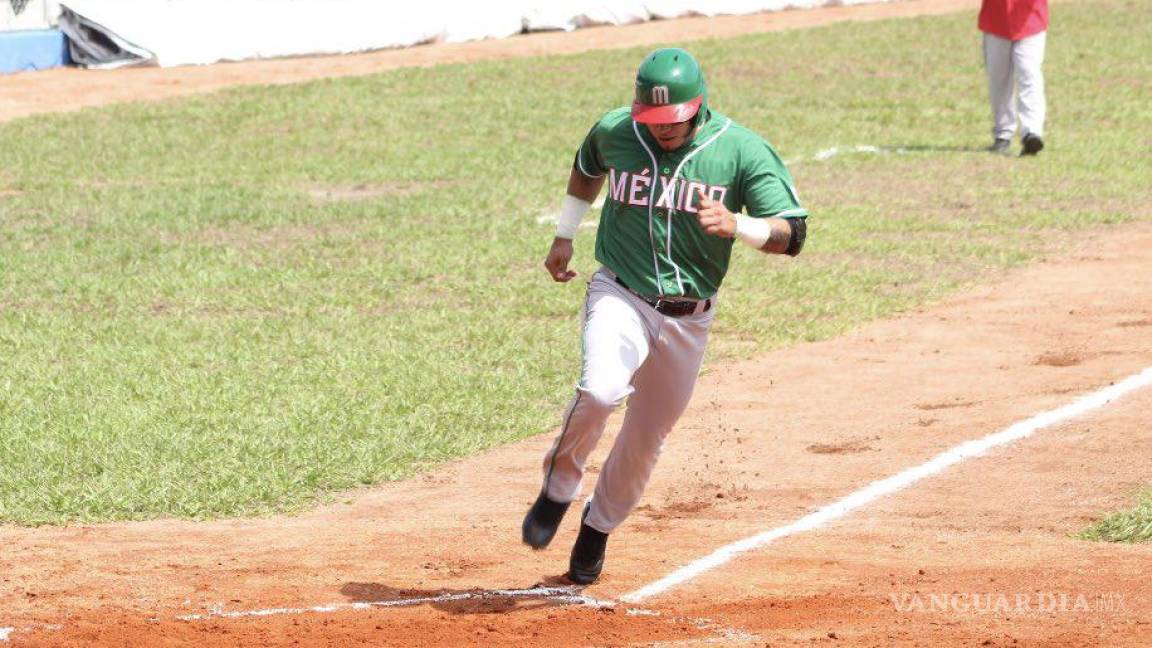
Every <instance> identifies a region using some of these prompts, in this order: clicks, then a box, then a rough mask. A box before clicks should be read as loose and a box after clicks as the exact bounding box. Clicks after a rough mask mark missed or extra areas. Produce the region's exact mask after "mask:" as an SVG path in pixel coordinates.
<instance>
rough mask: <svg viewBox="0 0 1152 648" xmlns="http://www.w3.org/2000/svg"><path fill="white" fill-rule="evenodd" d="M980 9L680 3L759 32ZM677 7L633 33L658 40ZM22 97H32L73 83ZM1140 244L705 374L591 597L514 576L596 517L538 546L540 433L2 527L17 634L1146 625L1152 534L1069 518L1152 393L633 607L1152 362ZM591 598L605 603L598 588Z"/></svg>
mask: <svg viewBox="0 0 1152 648" xmlns="http://www.w3.org/2000/svg"><path fill="white" fill-rule="evenodd" d="M972 4H973V0H965V1H964V2H954V1H952V0H947V1H945V2H934V1H933V2H927V3H916V4H912V3H909V4H893V5H874V6H862V7H843V8H837V9H834V10H828V11H826V12H787V13H785V14H770V15H767V16H760V17H756V18H755V21H753V20H752V19H748V18H743V19H739V20H738V21H736V20H734V21H732V22H731V23H729V22H725V21H724V20H718V21H715V22H713V21H695V20H693V21H683V22H685V23H693V24H696V25H698V26H699V25H721V24H722V25H731V28H732V29H736V28H737V27H738V26H740V25H737V24H736V23H738V22H741V21H742V22H746V23H753V22H758V23H759V27H758V28H753V27H752V26H751V25H745V26H747V27H749V28H750V29H749V30H757V29H760V30H762V29H764V28H776V27H777V26H778V25H777V23H776V21H789V20H801V19H803V20H805V21H810V22H807V23H805V24H818V22H819V21H818V18H817V16H818V15H825V16H831V17H833V18H832V19H842V18H843V17H844V16H852V17H855V18H861V17H863V16H868V17H886V16H885V15H881V14H883V13H884V12H908V13H913V12H914V11H915V10H928V11H940V12H943V11H953V10H957V9H958V8H968V7H970V6H971V5H972ZM857 11H859V12H860V13H851V12H857ZM873 11H874V12H876V13H875V14H872V13H866V12H873ZM888 15H908V14H907V13H894V14H888ZM677 22H680V21H677ZM672 28H673V26H672V24H671V23H658V24H652V25H642V26H638V27H630V28H624V29H622V30H621V32H620V33H623V34H648V38H667V37H668V34H669V33H670V32H669V31H667V30H669V29H672ZM728 28H729V27H724V29H728ZM708 29H717V30H719V29H721V28H720V27H708ZM630 30H631V31H630ZM643 30H649V31H643ZM614 31H615V30H588V31H587V32H577V33H576V34H568V35H563V34H544V35H538V36H529V37H525V38H523V39H512V40H511V41H494V42H491V43H476V44H469V45H466V46H443V47H442V51H441V53H433V52H432V50H437V48H436V47H432V48H424V49H425V50H427V51H417V50H405V51H404V52H383V53H377V54H370V55H364V56H362V57H345V58H340V59H337V58H328V59H310V60H308V61H269V62H258V63H254V64H236V65H226V66H214V67H209V68H179V69H174V70H122V71H117V72H108V73H88V72H79V71H70V70H62V71H55V72H51V73H47V74H44V75H21V76H20V77H18V78H16V80H17V81H18V82H19V83H18V84H16V85H17V86H19V87H23V86H21V84H24V83H27V84H28V87H29V88H31V87H32V86H34V85H35V84H36V83H50V84H52V85H56V86H64V87H65V88H67V89H66V90H64V91H63V96H71V97H72V100H73V102H74V103H72V104H69V105H68V107H80V105H81V103H82V102H88V101H90V100H91V101H92V102H93V103H102V102H107V101H120V100H131V99H141V98H143V99H156V98H162V97H167V96H175V95H179V94H185V93H189V92H198V91H208V90H212V89H215V88H219V87H222V86H224V85H231V84H234V83H247V82H261V83H272V82H291V81H295V80H300V79H303V78H312V77H314V76H323V75H337V74H361V73H364V72H368V71H376V70H379V69H385V68H386V67H389V66H391V65H399V64H400V63H398V62H396V61H393V60H392V58H390V57H396V58H397V60H399V57H400V56H401V55H402V54H408V55H411V56H413V57H414V58H413V59H412V60H413V61H414V62H416V63H417V64H430V63H433V62H439V61H441V60H469V59H468V58H467V57H468V56H492V57H499V56H511V55H514V54H512V53H511V52H512V50H511V49H507V50H506V49H504V48H505V47H509V48H511V47H512V45H506V44H504V43H513V44H514V45H516V46H519V47H523V48H524V49H523V50H522V51H521V53H537V52H542V51H549V52H553V51H556V50H555V49H550V48H553V47H559V46H558V45H554V43H566V42H567V41H565V40H564V39H580V38H585V37H587V38H589V39H592V42H595V39H600V42H601V44H604V43H606V42H608V41H609V39H611V44H612V45H620V46H623V45H632V44H636V43H637V42H641V41H629V40H627V39H628V38H632V37H633V36H614V35H612V34H610V32H614ZM724 33H729V32H724ZM731 33H735V32H731ZM635 37H636V38H640V36H638V35H637V36H635ZM568 46H571V47H572V48H573V49H570V50H564V51H580V48H581V47H582V48H584V49H587V48H590V47H593V46H594V45H592V44H583V45H580V44H576V45H564V47H568ZM469 47H475V48H478V49H477V50H476V51H477V52H487V53H475V54H466V53H464V52H465V51H466V50H467V49H468V48H469ZM483 48H490V49H491V52H488V51H487V50H484V49H483ZM533 48H539V49H533ZM421 57H426V58H421ZM437 57H444V58H437ZM453 57H461V58H453ZM277 70H278V71H279V72H276V71H277ZM297 73H298V75H297V76H293V74H297ZM213 74H215V75H216V77H215V80H213V79H214V77H213ZM278 74H279V76H278ZM85 75H91V77H90V78H91V79H92V81H89V80H88V79H89V77H86V76H85ZM33 80H34V82H33ZM165 80H166V81H165ZM4 83H6V84H7V83H8V80H7V79H6V80H5V81H4ZM87 83H92V84H95V85H85V84H87ZM102 84H106V85H102ZM117 86H120V87H117ZM9 87H12V86H8V85H6V86H5V90H7V89H8V88H9ZM101 88H103V90H101ZM28 92H29V95H28V97H33V96H35V95H34V92H35V91H34V90H33V89H29V90H28ZM101 93H103V94H101ZM11 96H13V95H11V94H9V93H7V92H6V93H5V99H4V101H5V102H8V100H9V97H11ZM42 96H43V95H42ZM57 99H59V97H55V98H54V99H52V101H56V100H57ZM20 105H21V106H24V108H23V109H24V110H27V112H24V113H22V114H31V113H32V112H36V111H37V110H39V109H41V108H43V109H44V110H52V109H60V108H63V107H65V106H64V105H58V106H57V107H56V108H51V107H48V106H50V105H51V101H41V102H40V103H35V104H34V105H33V103H32V102H31V101H30V100H29V102H28V103H27V104H20ZM84 105H89V104H84ZM29 106H31V107H29ZM0 110H3V114H4V115H5V116H12V115H10V114H9V113H8V106H7V105H5V106H0ZM1150 267H1152V224H1149V223H1140V224H1135V225H1126V226H1122V227H1116V228H1114V229H1111V230H1108V231H1101V232H1098V233H1097V234H1096V235H1095V236H1093V237H1092V238H1091V239H1090V240H1086V241H1084V242H1083V244H1082V246H1081V247H1080V248H1079V250H1077V251H1075V252H1073V253H1072V254H1070V255H1068V256H1066V257H1063V258H1054V259H1049V260H1046V261H1044V262H1042V263H1039V264H1037V265H1034V266H1032V267H1029V268H1023V269H1018V270H1014V271H1011V272H1010V273H1009V274H1008V275H1006V276H1004V277H1002V281H997V282H996V283H995V284H994V285H989V286H987V287H984V288H980V289H976V290H972V291H969V292H967V293H965V294H962V295H959V296H956V297H954V298H952V299H950V300H948V301H947V302H945V303H943V304H940V305H938V306H934V307H931V308H928V309H924V310H921V311H917V312H914V313H910V314H907V315H905V316H902V317H899V318H894V319H890V320H886V321H880V322H874V323H872V324H869V325H867V326H864V327H862V328H860V329H858V330H856V331H854V332H852V333H851V334H849V335H845V336H843V337H841V338H838V339H835V340H831V341H828V342H823V343H816V344H805V345H800V346H796V347H793V348H790V349H785V350H782V351H780V352H776V353H772V354H769V355H765V356H762V357H757V358H753V359H750V360H748V361H746V362H743V363H738V364H731V365H727V366H724V367H718V366H713V367H711V368H709V370H708V373H707V374H706V375H705V376H704V377H703V378H702V380H701V383H700V386H699V388H698V390H697V393H696V396H695V398H694V401H693V405H692V407H691V408H690V410H689V412H688V413H687V414H686V416H685V418H684V419H683V421H682V422H681V424H680V426H679V427H678V428H677V430H676V431H675V432H674V434H673V437H672V438H671V439H670V441H669V444H668V447H667V449H666V451H665V455H664V457H663V459H662V460H661V465H660V467H659V468H658V469H657V471H656V474H655V476H654V478H653V482H652V484H651V486H650V488H649V490H648V492H647V494H646V496H645V499H644V502H643V504H642V506H641V507H640V509H639V510H638V511H637V512H636V513H635V514H634V515H633V516H632V517H631V518H630V519H629V520H628V522H627V523H626V524H625V525H624V527H622V528H621V529H620V531H619V532H618V533H616V534H615V535H614V536H613V538H612V540H611V542H610V544H609V553H608V561H607V567H606V571H605V575H604V578H603V579H602V580H601V582H599V583H597V584H595V585H593V586H591V587H588V588H585V589H584V590H582V591H578V592H577V591H574V590H565V592H566V593H568V594H569V595H571V596H575V595H580V596H584V597H587V598H586V599H585V600H584V601H583V602H576V601H572V600H568V599H564V598H563V597H558V596H549V595H533V594H531V593H525V592H524V591H523V590H527V589H530V588H534V587H536V586H539V585H544V586H550V587H563V586H564V585H565V583H564V580H563V578H562V577H561V575H562V573H563V572H564V570H565V567H566V558H567V550H568V548H569V544H570V542H571V541H572V539H573V537H574V534H575V526H576V523H575V519H569V520H566V521H565V524H564V525H563V527H562V528H561V531H560V534H559V536H558V538H557V541H556V543H555V544H554V546H553V547H552V548H550V549H548V550H546V551H543V552H532V551H530V550H528V549H527V548H525V547H523V546H522V545H521V544H520V543H519V537H518V536H519V523H520V519H521V516H522V515H523V512H524V510H525V509H526V507H527V506H528V504H529V503H530V502H531V501H532V499H533V498H534V496H535V493H536V489H537V488H538V486H539V481H538V462H539V459H540V456H541V455H542V453H543V451H544V449H545V447H546V446H547V445H548V443H549V442H550V439H549V438H547V437H540V438H535V439H530V440H527V441H524V442H521V443H517V444H514V445H510V446H507V447H503V448H500V449H497V450H494V451H492V452H488V453H486V454H484V455H482V456H478V457H474V458H469V459H466V460H462V461H459V462H455V463H452V464H449V465H446V466H443V467H440V468H438V469H436V470H434V471H432V472H429V473H427V474H425V475H423V476H421V477H419V478H416V479H412V480H408V481H405V482H398V483H393V484H388V485H385V486H381V487H377V488H373V489H367V490H364V491H362V492H357V493H352V494H349V495H348V496H347V498H346V499H344V500H342V501H341V502H339V503H335V504H332V505H328V506H325V507H322V508H319V509H317V510H314V511H312V512H309V513H307V514H304V515H299V516H295V517H291V518H267V519H248V520H230V521H216V522H204V523H197V522H189V521H173V520H163V521H156V522H146V523H117V524H107V525H92V526H72V527H62V528H37V529H27V528H15V527H0V547H3V550H2V551H0V574H2V578H3V587H2V588H0V646H3V645H11V646H205V647H216V646H220V647H224V646H293V645H299V646H360V645H363V646H368V645H371V646H459V645H483V646H509V647H516V648H520V647H522V646H585V645H595V646H605V645H611V646H629V645H662V646H689V645H721V646H765V645H769V646H801V645H802V646H811V645H826V646H925V645H936V646H961V645H963V646H1045V647H1051V646H1056V647H1059V646H1068V647H1072V646H1077V647H1079V646H1133V647H1135V646H1147V645H1148V644H1149V641H1148V637H1149V636H1152V588H1149V586H1148V584H1147V574H1148V573H1150V572H1152V546H1149V545H1142V546H1141V545H1137V546H1124V545H1111V544H1103V543H1090V542H1085V541H1080V540H1077V539H1074V538H1072V537H1071V534H1074V533H1075V532H1077V531H1079V530H1080V529H1082V528H1083V527H1084V526H1085V525H1086V524H1088V523H1089V522H1090V521H1091V520H1093V519H1095V518H1096V517H1098V516H1099V515H1101V514H1102V513H1105V512H1108V511H1110V510H1113V509H1116V508H1121V507H1125V506H1127V505H1128V504H1129V503H1130V502H1131V495H1132V494H1133V493H1134V491H1135V489H1137V488H1138V487H1140V486H1141V485H1143V484H1145V483H1146V480H1147V478H1148V470H1147V466H1148V465H1149V464H1150V462H1152V429H1149V426H1148V412H1150V411H1152V388H1146V389H1143V390H1138V391H1136V392H1134V393H1132V394H1130V395H1128V396H1125V397H1124V398H1121V399H1119V400H1117V401H1116V402H1115V403H1112V404H1109V405H1107V406H1105V407H1102V408H1100V409H1097V410H1095V411H1093V412H1090V413H1088V414H1086V415H1084V416H1082V417H1079V418H1076V419H1073V420H1070V421H1067V422H1062V423H1058V424H1056V425H1053V426H1051V427H1047V428H1045V429H1041V430H1039V431H1037V432H1036V433H1035V435H1033V436H1031V437H1029V438H1027V439H1024V440H1021V441H1019V442H1017V443H1015V444H1013V445H1010V446H1007V447H1003V448H998V449H995V450H992V451H991V452H989V453H988V454H987V455H986V456H983V457H978V458H973V459H970V460H967V461H965V462H962V463H960V464H958V465H956V466H954V467H952V468H950V469H948V470H947V471H945V472H943V473H941V474H939V475H935V476H931V477H927V478H925V479H923V480H922V481H919V482H916V483H914V484H912V485H910V486H909V487H908V488H906V489H904V490H901V491H899V492H896V493H894V494H892V495H890V496H888V497H884V498H882V499H880V500H878V501H876V502H874V503H871V504H868V505H867V506H864V507H862V508H861V509H859V510H856V511H853V512H850V513H848V514H847V515H845V516H844V517H842V518H839V519H837V520H834V521H832V522H831V523H830V524H828V525H827V526H824V527H822V528H818V529H814V530H811V531H806V532H801V533H797V534H795V535H791V536H789V537H786V538H782V539H780V540H778V541H776V542H774V543H773V544H771V545H769V546H767V547H763V548H760V549H758V550H755V551H752V552H749V553H747V554H744V555H742V556H739V557H737V558H735V559H734V560H733V561H731V562H729V563H727V564H724V565H720V566H719V567H717V568H716V569H713V570H710V571H707V572H704V573H703V574H701V575H700V576H698V577H697V578H695V579H693V580H691V581H689V582H687V583H685V584H684V585H682V586H680V587H677V588H675V589H672V590H669V591H667V592H664V593H662V594H659V595H656V596H653V597H651V598H646V599H645V600H643V601H639V602H637V603H634V604H622V603H615V601H617V600H618V599H619V598H620V597H621V596H623V595H625V594H627V593H630V592H634V591H636V590H637V589H639V588H641V587H643V586H645V585H647V584H649V583H651V582H652V581H654V580H656V579H658V578H660V577H662V576H664V575H666V574H668V573H670V572H672V571H674V570H676V569H677V568H679V567H681V566H682V565H685V564H687V563H689V562H691V561H693V560H696V559H698V558H700V557H702V556H704V555H707V554H709V553H710V552H712V551H713V550H714V549H716V548H717V547H720V546H723V545H725V544H728V543H731V542H734V541H737V540H740V539H742V538H746V537H749V536H752V535H755V534H757V533H760V532H762V531H764V530H767V529H773V528H778V527H781V526H784V525H787V524H790V523H792V522H794V521H795V520H797V519H799V518H802V517H803V516H805V515H807V514H808V513H811V512H812V511H813V510H815V509H817V508H819V507H821V506H824V505H826V504H828V503H830V502H833V501H835V500H837V499H838V498H841V497H844V496H845V495H848V494H849V493H852V492H853V491H856V490H857V489H859V488H861V487H863V486H865V485H867V484H869V483H871V482H873V481H875V480H878V479H883V478H886V477H889V476H891V475H893V474H896V473H899V472H900V471H902V470H904V469H907V468H909V467H912V466H916V465H919V464H921V463H923V462H925V461H927V460H929V459H930V458H932V457H933V456H935V455H937V454H938V453H940V452H942V451H945V450H947V449H949V448H952V447H954V446H956V445H957V444H959V443H962V442H964V441H967V440H970V439H977V438H981V437H984V436H985V435H988V434H990V433H993V432H996V431H999V430H1003V429H1005V428H1006V427H1008V426H1009V425H1012V424H1013V423H1015V422H1017V421H1021V420H1024V419H1027V418H1029V417H1031V416H1034V415H1035V414H1037V413H1040V412H1045V411H1049V410H1052V409H1054V408H1057V407H1060V406H1062V405H1065V404H1067V403H1069V402H1071V401H1073V400H1075V399H1076V398H1077V397H1078V396H1079V395H1081V394H1085V393H1089V392H1092V391H1094V390H1097V389H1099V388H1101V387H1104V386H1106V385H1109V384H1111V383H1115V382H1117V381H1120V380H1122V379H1124V378H1126V377H1128V376H1130V375H1132V374H1134V373H1136V372H1138V371H1141V370H1143V369H1145V368H1146V367H1149V366H1152V275H1150V274H1149V272H1148V268H1150ZM722 316H723V315H722V314H721V317H722ZM613 427H614V426H610V429H613ZM610 442H611V440H610V439H605V440H604V442H602V443H601V444H600V451H599V452H598V453H597V454H596V455H595V459H596V460H600V459H602V458H603V453H604V452H605V451H606V448H608V447H609V446H610ZM574 517H575V516H573V518H574ZM496 590H513V591H516V593H515V594H510V593H507V592H505V593H501V592H498V591H496ZM597 601H598V602H603V603H605V605H600V606H597V605H589V604H587V603H592V602H597ZM313 608H322V609H313ZM229 615H233V616H229ZM5 639H6V641H5Z"/></svg>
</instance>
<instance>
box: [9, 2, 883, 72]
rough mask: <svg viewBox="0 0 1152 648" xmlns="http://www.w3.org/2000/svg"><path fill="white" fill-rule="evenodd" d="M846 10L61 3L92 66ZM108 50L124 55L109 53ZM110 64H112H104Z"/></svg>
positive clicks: (68, 29) (747, 5) (697, 5)
mask: <svg viewBox="0 0 1152 648" xmlns="http://www.w3.org/2000/svg"><path fill="white" fill-rule="evenodd" d="M0 1H2V0H0ZM847 1H852V2H853V3H855V2H871V1H877V0H847ZM879 1H883V0H879ZM845 2H846V0H650V1H644V0H617V1H615V2H597V1H594V0H554V1H553V2H547V1H545V0H489V1H488V2H466V1H462V0H416V1H415V2H405V3H403V4H400V3H396V4H392V3H385V2H380V1H379V0H60V4H61V5H62V6H63V8H64V9H65V12H64V15H63V16H62V19H61V28H62V29H64V30H65V33H67V34H68V36H69V38H70V39H72V40H73V41H74V42H73V45H72V49H73V52H74V55H75V54H76V53H78V52H80V51H88V52H90V53H91V56H89V57H76V58H78V59H80V60H83V61H84V62H85V63H86V64H88V65H90V66H92V67H114V66H118V65H133V64H144V65H159V66H163V67H168V66H174V65H189V64H205V63H215V62H217V61H237V60H245V59H254V58H272V57H281V56H303V55H312V54H347V53H352V52H362V51H367V50H375V49H386V48H394V47H408V46H411V45H417V44H420V43H428V42H461V41H468V40H479V39H484V38H505V37H508V36H511V35H513V34H517V33H520V32H522V31H537V30H553V29H563V30H571V29H577V28H580V27H586V26H590V25H621V24H630V23H637V22H643V21H647V20H652V19H659V18H677V17H681V16H690V15H705V16H713V15H718V14H749V13H756V12H761V11H774V10H779V9H784V8H788V7H812V6H818V5H832V4H845ZM80 39H87V40H88V43H87V44H85V43H82V42H78V40H80ZM109 43H111V44H113V45H114V46H115V47H111V48H109V47H108V44H109ZM86 48H87V49H86ZM107 52H112V53H107ZM105 56H106V57H107V58H106V59H105V60H103V61H100V60H97V59H100V58H101V57H105ZM74 57H75V56H74Z"/></svg>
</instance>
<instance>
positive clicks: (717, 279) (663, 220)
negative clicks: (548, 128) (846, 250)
mask: <svg viewBox="0 0 1152 648" xmlns="http://www.w3.org/2000/svg"><path fill="white" fill-rule="evenodd" d="M575 165H576V168H577V169H578V170H579V171H580V173H582V174H584V175H585V176H588V177H592V178H596V177H602V176H607V178H606V179H607V185H608V195H607V196H606V198H605V201H604V208H603V210H601V212H600V226H599V230H598V231H597V232H596V259H597V260H598V261H599V262H600V263H602V264H604V265H605V266H606V267H608V268H609V269H611V270H612V271H613V272H615V273H616V274H617V276H619V277H620V278H621V279H622V280H623V281H624V282H625V283H626V284H627V285H628V287H629V288H632V289H633V290H635V291H636V292H638V293H641V294H643V295H649V296H653V297H655V296H663V297H678V296H684V297H690V298H695V299H702V298H706V297H711V296H712V295H714V294H715V293H716V291H717V290H718V289H719V288H720V284H721V283H722V282H723V281H724V275H725V274H726V273H727V272H728V261H729V259H730V258H731V255H732V244H733V239H729V238H723V237H719V236H713V235H710V234H705V233H704V230H703V229H702V228H701V227H700V224H699V223H698V222H697V220H696V211H697V209H696V208H697V205H698V203H699V195H698V194H699V192H700V191H703V192H704V193H705V195H707V196H708V197H709V198H711V199H713V200H717V201H720V202H723V203H724V206H725V207H727V208H728V210H729V211H731V212H732V213H739V212H741V211H745V212H746V213H747V214H748V215H749V216H752V217H755V218H767V217H770V216H778V217H781V218H804V217H806V216H807V215H808V212H807V211H806V210H805V209H804V208H803V207H801V206H800V201H799V199H798V198H797V197H796V190H795V189H794V188H793V186H792V176H791V175H790V174H789V173H788V169H786V168H785V167H784V163H783V162H782V161H781V160H780V157H779V156H778V155H776V151H774V150H773V149H772V146H771V145H770V144H768V142H766V141H764V139H763V138H761V137H760V136H759V135H756V134H755V133H753V132H752V131H750V130H748V129H747V128H744V127H743V126H740V125H739V124H736V123H735V122H733V121H732V120H731V119H729V118H728V117H725V116H724V115H721V114H720V113H718V112H716V111H710V112H709V118H708V120H707V122H705V123H704V125H703V126H701V127H700V128H699V129H697V132H696V134H695V136H694V137H693V138H692V139H691V140H690V141H689V142H687V143H686V144H685V145H684V146H681V147H680V148H679V149H677V150H675V151H665V150H664V149H662V148H660V145H659V144H658V143H657V142H656V140H655V138H653V137H652V135H651V133H649V132H648V129H647V128H646V127H645V126H644V125H642V124H637V123H635V122H633V121H632V117H631V111H630V108H629V107H627V106H626V107H622V108H618V109H616V110H612V111H610V112H608V113H606V114H605V115H604V116H603V117H602V118H601V119H600V121H599V122H597V123H596V125H595V126H593V127H592V130H591V131H589V133H588V136H587V137H586V138H585V139H584V143H583V144H582V145H581V146H580V150H579V151H578V152H577V153H576V162H575Z"/></svg>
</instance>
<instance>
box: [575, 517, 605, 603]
mask: <svg viewBox="0 0 1152 648" xmlns="http://www.w3.org/2000/svg"><path fill="white" fill-rule="evenodd" d="M589 508H590V506H585V507H584V515H582V516H581V517H580V534H579V535H577V536H576V544H575V545H573V546H572V557H571V558H570V559H569V560H568V580H570V581H572V582H573V583H576V584H577V585H588V584H589V583H592V582H595V581H596V579H597V578H599V577H600V571H601V570H603V569H604V549H605V548H607V546H608V534H607V533H604V532H603V531H597V530H596V529H593V528H592V527H590V526H588V525H587V524H584V518H586V517H588V509H589Z"/></svg>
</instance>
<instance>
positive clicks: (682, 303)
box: [616, 277, 712, 317]
mask: <svg viewBox="0 0 1152 648" xmlns="http://www.w3.org/2000/svg"><path fill="white" fill-rule="evenodd" d="M616 283H618V284H620V285H621V286H624V287H625V288H627V289H628V292H630V293H632V294H633V295H636V296H637V297H639V298H640V299H643V300H644V301H645V302H646V303H647V304H648V305H649V306H651V307H652V308H655V309H656V311H657V312H658V313H660V314H661V315H667V316H668V317H684V316H685V315H692V314H694V313H695V312H696V308H697V307H699V306H700V302H698V301H692V300H687V299H682V300H674V299H661V298H660V297H647V296H645V295H641V294H640V293H638V292H636V291H635V290H632V289H631V288H628V284H626V283H624V280H622V279H621V278H620V277H616ZM711 308H712V300H711V299H705V300H704V307H703V308H701V309H700V312H701V313H707V312H708V311H709V310H710V309H711Z"/></svg>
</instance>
